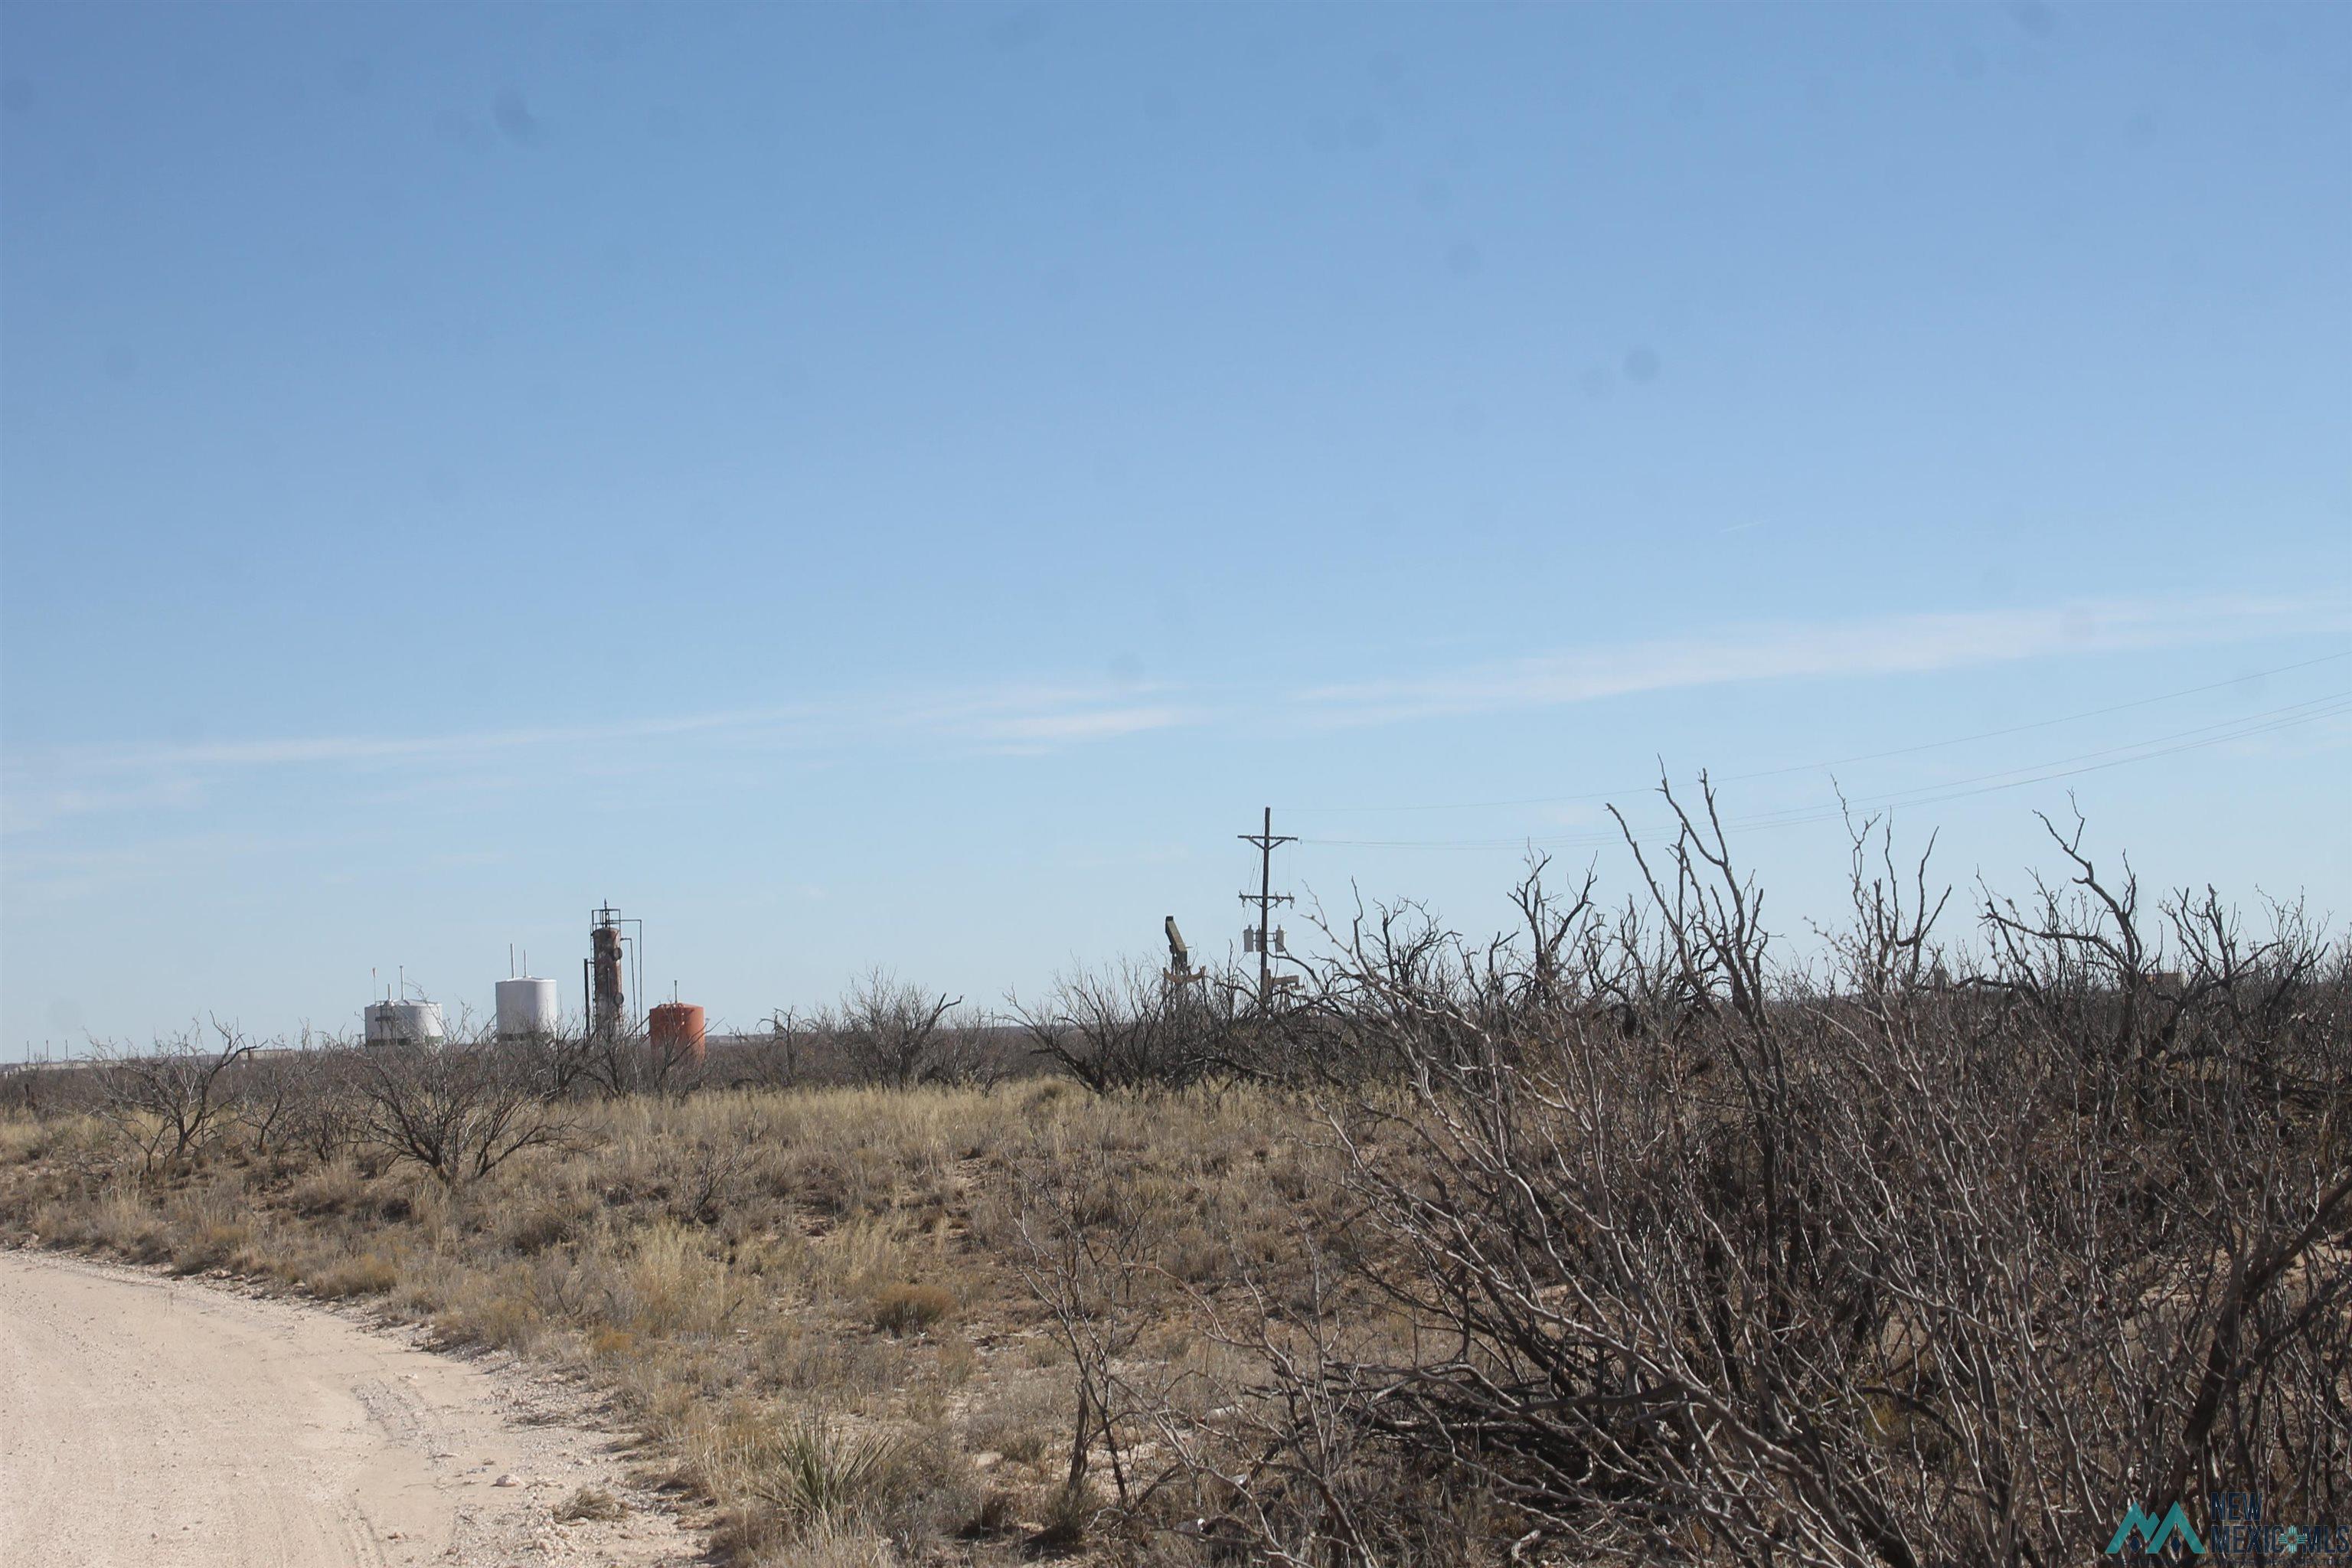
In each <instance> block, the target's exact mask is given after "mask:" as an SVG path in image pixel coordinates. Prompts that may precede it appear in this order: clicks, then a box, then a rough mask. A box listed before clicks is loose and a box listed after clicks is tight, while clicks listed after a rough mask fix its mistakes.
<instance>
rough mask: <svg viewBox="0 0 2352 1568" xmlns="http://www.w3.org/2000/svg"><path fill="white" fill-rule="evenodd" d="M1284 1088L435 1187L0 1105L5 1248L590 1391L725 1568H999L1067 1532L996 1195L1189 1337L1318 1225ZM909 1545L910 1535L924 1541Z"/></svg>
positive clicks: (1309, 1163) (1047, 1354)
mask: <svg viewBox="0 0 2352 1568" xmlns="http://www.w3.org/2000/svg"><path fill="white" fill-rule="evenodd" d="M1330 1160H1331V1157H1330V1155H1329V1154H1328V1152H1326V1151H1325V1150H1323V1149H1322V1148H1321V1146H1320V1145H1319V1144H1318V1142H1317V1141H1316V1139H1315V1136H1314V1128H1313V1122H1312V1120H1311V1118H1309V1117H1308V1116H1307V1114H1306V1113H1305V1111H1304V1110H1303V1109H1302V1108H1301V1107H1300V1106H1298V1105H1297V1103H1296V1102H1294V1101H1292V1100H1287V1099H1286V1098H1283V1097H1281V1096H1278V1095H1275V1094H1272V1093H1266V1092H1259V1091H1251V1090H1225V1091H1222V1092H1213V1091H1208V1090H1196V1091H1191V1092H1186V1093H1181V1094H1175V1095H1169V1096H1161V1097H1153V1098H1148V1099H1137V1100H1126V1099H1097V1098H1094V1097H1091V1096H1088V1095H1087V1094H1084V1093H1082V1092H1078V1091H1076V1090H1074V1089H1071V1088H1070V1087H1069V1086H1067V1085H1066V1084H1062V1083H1059V1082H1053V1081H1039V1082H1030V1083H1026V1084H1022V1085H1018V1086H1015V1087H1012V1088H1006V1089H998V1090H995V1091H993V1092H984V1091H981V1090H977V1089H917V1090H912V1091H906V1092H898V1091H885V1090H877V1089H819V1090H808V1091H791V1092H781V1091H759V1092H725V1093H710V1094H702V1095H697V1096H693V1097H690V1098H688V1099H683V1100H656V1099H636V1100H618V1101H612V1102H597V1103H589V1104H583V1105H581V1106H579V1107H577V1108H575V1110H574V1113H573V1118H572V1127H571V1129H570V1131H569V1133H568V1134H567V1136H566V1138H565V1139H564V1141H563V1142H562V1144H561V1145H560V1146H559V1147H556V1148H552V1149H548V1150H542V1151H534V1152H531V1153H530V1154H528V1155H526V1156H523V1157H521V1158H519V1159H518V1160H516V1161H515V1162H514V1163H512V1164H510V1165H509V1166H508V1167H507V1168H505V1169H503V1170H501V1171H500V1172H499V1173H497V1174H496V1176H495V1177H493V1178H492V1179H490V1180H489V1181H488V1182H486V1183H484V1184H480V1185H478V1187H475V1188H472V1189H461V1190H458V1191H456V1192H453V1191H451V1190H449V1189H447V1188H445V1187H444V1186H442V1185H441V1184H438V1183H436V1182H434V1181H432V1180H430V1179H428V1178H425V1177H423V1176H421V1175H419V1174H417V1173H415V1172H414V1170H413V1169H408V1168H402V1167H393V1168H389V1169H385V1168H372V1167H371V1166H370V1165H368V1164H366V1163H362V1161H360V1160H357V1159H354V1158H351V1157H344V1158H337V1159H332V1160H328V1161H324V1162H320V1161H318V1160H315V1159H311V1158H309V1157H306V1156H303V1155H300V1154H295V1153H289V1152H286V1151H282V1150H281V1151H276V1152H273V1153H272V1154H271V1155H270V1156H269V1157H268V1158H267V1159H264V1158H260V1157H257V1156H256V1155H255V1154H253V1152H251V1151H250V1150H249V1149H248V1148H246V1147H245V1146H243V1145H241V1144H235V1143H233V1144H231V1145H230V1146H228V1147H227V1148H226V1149H225V1150H223V1151H222V1152H218V1153H216V1154H215V1155H214V1156H213V1157H212V1158H210V1159H209V1160H208V1161H207V1162H205V1163H203V1164H202V1165H200V1166H199V1167H198V1168H196V1169H195V1170H194V1171H191V1172H189V1173H185V1174H184V1175H181V1176H178V1177H175V1178H173V1181H172V1182H171V1183H170V1184H167V1185H163V1186H152V1185H142V1184H141V1183H140V1182H139V1181H138V1180H137V1178H136V1175H135V1173H134V1171H133V1169H132V1168H131V1167H129V1166H125V1165H122V1164H121V1163H110V1161H109V1160H108V1158H107V1155H106V1137H105V1132H104V1130H103V1129H102V1128H100V1127H98V1126H97V1125H95V1124H88V1123H85V1122H84V1121H82V1120H81V1119H79V1118H52V1119H50V1120H48V1121H33V1120H31V1119H29V1118H26V1117H24V1116H22V1115H16V1116H12V1117H9V1118H6V1119H5V1120H0V1226H5V1229H6V1231H7V1233H8V1234H9V1236H10V1237H11V1238H12V1239H16V1240H20V1241H21V1240H26V1239H28V1238H31V1237H38V1238H39V1240H40V1241H41V1242H42V1243H44V1244H47V1245H56V1246H65V1247H82V1248H89V1249H92V1250H99V1251H105V1252H110V1253H114V1254H119V1255H121V1256H125V1257H128V1258H134V1259H140V1260H143V1261H148V1262H152V1263H163V1264H168V1265H169V1266H171V1267H173V1268H181V1269H184V1270H189V1271H195V1270H209V1269H225V1270H228V1271H231V1272H234V1273H236V1274H240V1275H245V1276H248V1277H254V1278H259V1279H269V1280H274V1281H277V1282H278V1283H279V1284H281V1285H282V1286H284V1287H285V1288H287V1289H299V1290H304V1291H309V1292H310V1293H313V1294H315V1295H317V1296H320V1297H324V1298H352V1297H363V1298H368V1299H372V1300H373V1301H375V1302H376V1303H378V1304H380V1305H381V1306H382V1308H383V1310H385V1311H387V1312H389V1313H391V1314H393V1315H395V1316H397V1317H401V1318H404V1319H409V1320H413V1321H422V1322H425V1323H428V1324H430V1325H431V1327H432V1328H433V1329H434V1331H436V1333H437V1334H438V1335H439V1336H440V1337H441V1338H442V1339H444V1340H445V1341H446V1342H449V1343H451V1344H453V1345H468V1346H480V1347H487V1348H494V1349H499V1350H506V1351H511V1352H515V1353H518V1354H520V1355H525V1356H530V1357H534V1358H537V1359H540V1360H541V1361H543V1362H546V1363H550V1364H551V1365H554V1366H558V1367H562V1368H566V1369H569V1370H572V1371H575V1372H577V1373H581V1374H583V1375H585V1376H587V1377H589V1378H591V1379H593V1380H595V1381H597V1382H599V1383H601V1384H604V1385H605V1386H607V1387H609V1388H610V1389H612V1390H613V1391H614V1394H615V1395H616V1396H617V1398H618V1401H619V1405H620V1407H621V1409H622V1411H623V1412H624V1413H625V1418H626V1419H627V1420H628V1421H629V1423H630V1424H631V1425H633V1426H635V1428H636V1429H637V1430H639V1431H640V1432H641V1433H642V1434H643V1436H644V1441H645V1445H646V1447H645V1452H646V1459H647V1462H648V1463H649V1464H650V1465H653V1466H655V1467H657V1468H661V1469H663V1470H665V1471H666V1472H667V1474H668V1475H670V1476H671V1477H673V1478H674V1479H676V1480H677V1482H678V1483H679V1484H681V1485H682V1486H684V1487H685V1488H687V1489H689V1491H690V1492H691V1493H693V1494H694V1495H696V1496H698V1497H699V1498H700V1499H702V1500H704V1501H705V1502H707V1504H708V1505H709V1510H710V1513H709V1522H710V1523H711V1524H712V1526H713V1528H714V1529H715V1530H717V1531H718V1532H719V1537H720V1542H721V1545H722V1547H724V1548H725V1549H727V1550H729V1551H730V1552H733V1553H734V1554H735V1555H736V1557H737V1559H738V1560H740V1561H743V1562H747V1563H801V1564H807V1565H814V1564H818V1563H835V1562H853V1561H854V1562H857V1563H869V1562H877V1561H881V1560H883V1557H882V1556H879V1555H877V1553H878V1552H881V1551H882V1548H881V1545H880V1543H881V1542H884V1541H885V1540H886V1539H887V1540H893V1541H896V1542H898V1543H899V1546H898V1552H899V1555H900V1558H901V1560H904V1558H905V1557H906V1556H907V1555H908V1552H909V1550H910V1549H911V1550H912V1552H913V1553H914V1554H915V1555H917V1556H921V1555H947V1556H951V1557H953V1558H956V1559H958V1560H971V1559H973V1558H976V1557H978V1558H985V1557H991V1556H993V1555H1001V1556H1004V1557H1006V1558H1008V1559H1009V1558H1010V1557H1011V1556H1012V1555H1013V1553H1014V1552H1016V1551H1017V1550H1019V1549H1020V1547H1021V1546H1022V1545H1023V1544H1024V1542H1030V1541H1033V1540H1034V1539H1035V1538H1036V1537H1038V1536H1039V1535H1040V1534H1041V1532H1049V1531H1055V1530H1058V1531H1063V1532H1064V1533H1066V1532H1067V1531H1069V1529H1070V1528H1071V1524H1072V1521H1073V1519H1074V1517H1075V1516H1076V1514H1075V1512H1074V1510H1076V1511H1079V1512H1082V1511H1083V1510H1077V1507H1076V1500H1073V1499H1071V1498H1070V1497H1068V1496H1066V1495H1065V1493H1064V1490H1063V1485H1062V1483H1063V1481H1064V1479H1065V1477H1066V1470H1067V1467H1068V1463H1069V1456H1070V1444H1071V1434H1072V1430H1073V1423H1074V1419H1075V1415H1076V1392H1075V1390H1076V1384H1075V1381H1074V1377H1073V1372H1072V1367H1071V1364H1070V1356H1069V1352H1068V1350H1067V1349H1066V1347H1065V1346H1064V1345H1063V1344H1062V1343H1061V1342H1060V1341H1059V1340H1058V1339H1057V1337H1056V1334H1055V1325H1054V1323H1053V1322H1052V1321H1051V1319H1050V1316H1049V1314H1048V1313H1047V1311H1046V1310H1045V1307H1044V1306H1043V1305H1042V1304H1041V1303H1040V1301H1039V1300H1038V1299H1037V1297H1036V1296H1035V1295H1034V1293H1033V1292H1032V1290H1031V1289H1030V1288H1029V1286H1028V1284H1026V1283H1025V1282H1024V1278H1023V1274H1022V1267H1021V1266H1022V1263H1023V1260H1024V1258H1030V1257H1032V1256H1033V1255H1032V1254H1030V1253H1029V1252H1027V1251H1025V1250H1024V1243H1023V1240H1022V1234H1021V1233H1022V1224H1023V1215H1024V1208H1025V1209H1027V1210H1029V1211H1030V1212H1031V1213H1032V1214H1033V1215H1034V1212H1035V1210H1036V1208H1037V1206H1038V1205H1040V1204H1050V1205H1054V1206H1055V1207H1057V1208H1058V1210H1059V1211H1060V1212H1062V1213H1064V1214H1066V1215H1073V1216H1076V1217H1077V1218H1080V1219H1082V1220H1085V1219H1091V1220H1094V1221H1101V1220H1104V1219H1107V1218H1113V1217H1115V1218H1116V1219H1117V1220H1118V1223H1120V1224H1122V1225H1127V1226H1132V1227H1133V1228H1134V1230H1135V1232H1136V1235H1137V1237H1138V1238H1139V1244H1140V1247H1141V1251H1142V1254H1143V1256H1144V1257H1145V1258H1147V1259H1148V1261H1149V1266H1150V1279H1151V1281H1152V1285H1153V1289H1155V1290H1157V1291H1158V1292H1159V1296H1160V1300H1162V1301H1163V1303H1164V1310H1161V1311H1160V1312H1158V1313H1156V1314H1155V1317H1154V1321H1152V1323H1151V1324H1150V1328H1149V1331H1148V1332H1146V1333H1144V1334H1143V1335H1142V1336H1141V1338H1140V1339H1139V1341H1138V1342H1137V1343H1136V1344H1135V1346H1134V1347H1133V1349H1132V1352H1131V1353H1132V1354H1133V1355H1135V1356H1137V1357H1143V1358H1159V1359H1160V1360H1162V1361H1165V1362H1167V1363H1170V1364H1171V1365H1175V1364H1181V1363H1185V1362H1186V1360H1187V1358H1194V1359H1197V1358H1199V1357H1201V1356H1202V1355H1204V1354H1206V1353H1209V1352H1210V1350H1211V1347H1208V1346H1206V1345H1205V1344H1204V1343H1203V1342H1202V1340H1201V1338H1200V1336H1199V1334H1198V1331H1197V1323H1196V1322H1195V1321H1193V1318H1192V1313H1191V1312H1190V1311H1188V1310H1187V1304H1188V1303H1189V1302H1190V1300H1191V1296H1190V1290H1191V1289H1194V1288H1208V1289H1211V1290H1213V1289H1214V1288H1215V1287H1216V1286H1217V1284H1218V1282H1219V1281H1220V1279H1222V1278H1223V1276H1224V1275H1225V1273H1226V1270H1227V1269H1228V1268H1230V1267H1231V1266H1232V1265H1233V1263H1234V1260H1235V1259H1236V1258H1247V1259H1250V1260H1253V1261H1255V1263H1258V1264H1269V1263H1276V1262H1278V1261H1279V1260H1280V1259H1282V1258H1284V1257H1286V1255H1289V1254H1291V1253H1292V1252H1293V1251H1295V1244H1296V1238H1297V1233H1298V1228H1299V1226H1302V1225H1306V1226H1314V1227H1318V1228H1321V1227H1324V1226H1328V1225H1329V1223H1330V1222H1331V1221H1332V1220H1333V1219H1334V1218H1335V1217H1336V1215H1335V1213H1334V1212H1332V1211H1331V1210H1330V1209H1329V1205H1332V1204H1334V1203H1336V1197H1335V1195H1334V1194H1336V1193H1337V1191H1338V1188H1339V1184H1338V1182H1337V1180H1336V1179H1335V1171H1334V1169H1333V1167H1332V1165H1331V1163H1330ZM925 1543H929V1544H928V1545H927V1544H925Z"/></svg>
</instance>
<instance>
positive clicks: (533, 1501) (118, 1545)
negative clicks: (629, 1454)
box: [0, 1251, 699, 1568]
mask: <svg viewBox="0 0 2352 1568" xmlns="http://www.w3.org/2000/svg"><path fill="white" fill-rule="evenodd" d="M583 1418H585V1411H584V1410H583V1396H582V1395H581V1394H578V1393H577V1392H576V1391H574V1390H572V1389H570V1388H568V1387H564V1386H561V1385H557V1384H551V1383H550V1382H548V1381H546V1380H544V1379H540V1378H535V1377H532V1376H530V1375H527V1374H526V1373H524V1372H522V1371H521V1370H520V1369H518V1368H515V1367H512V1366H507V1367H503V1368H498V1367H492V1366H489V1365H486V1364H483V1363H469V1362H465V1361H459V1360H456V1359H453V1358H451V1357H448V1356H445V1355H437V1354H435V1353H433V1352H429V1351H425V1350H422V1349H419V1348H417V1346H416V1345H415V1342H414V1335H413V1334H408V1335H404V1334H402V1333H399V1332H397V1331H390V1330H383V1329H378V1328H373V1327H370V1326H368V1325H366V1324H363V1323H362V1322H360V1321H356V1320H355V1318H354V1317H352V1316H348V1315H345V1314H343V1313H341V1312H336V1311H331V1310H327V1309H325V1308H321V1307H318V1306H310V1305H304V1304H301V1303H297V1302H291V1301H286V1300H272V1299H268V1298H264V1297H259V1296H256V1295H251V1294H247V1293H245V1292H242V1291H239V1290H237V1289H235V1288H233V1287H231V1286H227V1285H224V1284H221V1283H216V1282H211V1281H205V1280H189V1279H165V1278H163V1277H161V1276H159V1275H155V1274H152V1273H146V1272H142V1271H140V1270H137V1269H130V1268H114V1267H110V1266H108V1265H103V1264H97V1263H90V1262H87V1261H84V1260H81V1259H79V1258H62V1257H58V1256H55V1255H51V1254H44V1253H33V1252H21V1251H0V1568H84V1565H89V1568H100V1565H103V1568H115V1565H117V1564H126V1565H127V1564H136V1565H138V1568H264V1565H283V1568H343V1565H346V1564H349V1565H359V1564H365V1565H367V1568H393V1565H394V1564H398V1565H403V1568H405V1565H409V1564H420V1565H421V1564H428V1563H430V1564H457V1565H458V1568H507V1565H510V1564H518V1563H521V1564H534V1563H553V1564H573V1563H577V1564H583V1565H600V1568H601V1565H605V1564H612V1565H615V1568H653V1565H655V1564H665V1563H667V1564H682V1563H692V1562H696V1561H698V1560H699V1554H698V1548H697V1545H696V1543H695V1542H694V1541H693V1539H692V1538H691V1536H690V1535H689V1534H688V1532H687V1531H685V1530H684V1529H682V1528H681V1527H680V1525H679V1524H678V1522H677V1519H676V1518H675V1516H674V1515H673V1514H672V1513H670V1512H669V1511H667V1510H664V1509H663V1508H661V1507H660V1506H659V1505H658V1503H657V1502H656V1500H654V1499H652V1498H651V1497H649V1496H648V1495H647V1494H646V1493H645V1492H644V1491H643V1490H642V1489H637V1488H634V1487H632V1486H630V1485H629V1484H628V1482H627V1480H626V1479H625V1475H626V1470H627V1465H626V1461H625V1458H623V1457H621V1456H619V1455H617V1454H615V1453H614V1451H613V1450H614V1437H613V1436H612V1435H611V1434H609V1433H603V1432H597V1431H593V1430H591V1429H589V1428H588V1427H586V1426H581V1425H577V1424H576V1423H578V1422H580V1421H581V1420H583ZM583 1488H587V1489H592V1491H601V1492H604V1493H606V1494H609V1495H610V1496H611V1497H612V1498H613V1499H614V1500H618V1501H620V1502H621V1503H622V1504H623V1505H624V1506H625V1510H626V1511H625V1512H624V1513H623V1514H622V1515H621V1517H620V1518H618V1519H614V1520H601V1521H580V1522H573V1523H568V1524H567V1523H562V1522H559V1521H557V1519H556V1512H557V1510H559V1508H561V1507H562V1505H563V1504H564V1503H565V1502H567V1501H568V1500H572V1498H574V1497H575V1496H576V1495H578V1494H579V1492H580V1491H581V1489H583Z"/></svg>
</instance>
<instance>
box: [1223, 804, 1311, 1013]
mask: <svg viewBox="0 0 2352 1568" xmlns="http://www.w3.org/2000/svg"><path fill="white" fill-rule="evenodd" d="M1234 837H1236V838H1239V839H1240V840H1241V841H1242V842H1243V843H1244V844H1255V845H1256V846H1257V891H1256V892H1255V893H1244V894H1243V895H1242V902H1243V903H1244V904H1255V905H1256V906H1257V931H1256V932H1255V943H1256V946H1257V1005H1259V1006H1260V1007H1265V1008H1268V1009H1271V1008H1272V1007H1273V1005H1274V960H1273V956H1272V954H1271V952H1270V951H1269V945H1268V943H1267V941H1266V938H1267V936H1268V934H1269V917H1270V916H1271V914H1272V912H1273V910H1274V906H1275V905H1276V904H1286V903H1289V902H1290V901H1291V898H1290V895H1289V894H1288V893H1277V892H1276V891H1275V890H1274V849H1275V846H1276V845H1277V844H1296V843H1297V842H1298V840H1297V839H1296V838H1294V837H1290V836H1289V835H1287V834H1283V835H1280V836H1277V835H1276V833H1275V831H1274V807H1272V806H1270V805H1269V806H1267V807H1266V808H1265V825H1264V826H1263V827H1262V828H1261V830H1260V831H1258V832H1256V833H1237V834H1235V835H1234ZM1244 934H1245V935H1247V934H1248V933H1244Z"/></svg>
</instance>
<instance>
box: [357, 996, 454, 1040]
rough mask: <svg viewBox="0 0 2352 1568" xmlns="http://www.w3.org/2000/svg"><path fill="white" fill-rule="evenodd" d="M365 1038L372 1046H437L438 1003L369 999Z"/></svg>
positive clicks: (439, 1035)
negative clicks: (370, 1000) (374, 1000)
mask: <svg viewBox="0 0 2352 1568" xmlns="http://www.w3.org/2000/svg"><path fill="white" fill-rule="evenodd" d="M366 1037H367V1043H368V1044H369V1045H371V1046H437V1045H439V1044H440V1043H441V1038H442V1029H441V1004H439V1003H438V1002H371V1003H369V1004H368V1009H367V1036H366Z"/></svg>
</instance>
